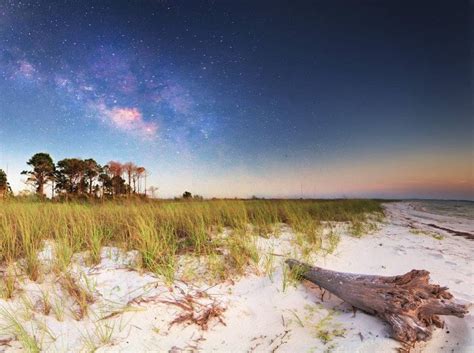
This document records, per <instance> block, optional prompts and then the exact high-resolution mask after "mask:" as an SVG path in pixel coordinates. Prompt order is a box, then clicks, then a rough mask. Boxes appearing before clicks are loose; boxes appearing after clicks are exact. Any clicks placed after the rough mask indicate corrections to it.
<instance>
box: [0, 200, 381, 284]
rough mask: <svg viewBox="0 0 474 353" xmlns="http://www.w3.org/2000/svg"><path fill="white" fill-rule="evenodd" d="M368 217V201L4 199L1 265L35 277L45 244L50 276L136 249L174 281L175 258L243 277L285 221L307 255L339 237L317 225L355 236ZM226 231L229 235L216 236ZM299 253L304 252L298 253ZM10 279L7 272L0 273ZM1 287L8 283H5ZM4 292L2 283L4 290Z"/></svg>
mask: <svg viewBox="0 0 474 353" xmlns="http://www.w3.org/2000/svg"><path fill="white" fill-rule="evenodd" d="M368 214H377V215H382V208H381V206H380V203H379V202H377V201H373V200H334V201H310V200H268V201H267V200H248V201H244V200H215V201H214V200H212V201H190V202H182V201H176V202H172V201H150V202H133V201H120V202H118V201H116V202H112V201H111V202H105V203H52V202H32V201H18V200H10V201H3V202H0V264H1V267H4V268H6V269H8V268H11V267H12V266H13V265H12V264H13V263H17V260H19V259H23V260H22V262H21V264H22V272H24V273H25V274H26V275H27V276H28V277H30V279H32V280H36V279H38V278H39V277H40V275H41V264H40V261H39V259H38V253H39V251H41V249H42V248H43V247H44V242H45V241H46V240H52V241H53V243H54V244H55V262H54V271H56V272H57V273H58V274H60V273H66V272H67V268H68V266H69V264H70V261H71V256H72V255H73V254H74V253H77V252H81V251H88V253H89V257H88V259H89V261H90V262H91V264H94V263H97V262H98V261H99V260H100V249H101V247H102V246H104V245H113V246H117V247H120V248H122V249H125V250H138V251H139V253H140V255H141V267H142V268H143V269H145V270H148V271H152V272H154V273H156V274H159V275H163V276H165V277H166V278H167V279H169V280H172V279H173V276H174V273H175V270H176V261H177V258H178V256H179V255H182V254H188V255H196V256H205V257H207V258H208V260H209V269H210V272H211V273H212V274H213V275H214V276H215V277H218V278H223V277H225V276H226V275H227V274H229V272H237V273H241V272H242V271H243V270H244V269H245V267H246V266H247V265H248V264H250V263H252V262H256V261H258V259H259V254H258V251H257V250H256V247H255V238H256V237H255V236H256V235H260V236H263V237H267V236H270V235H276V236H277V235H278V229H279V227H278V226H277V225H279V224H281V223H285V224H287V225H289V226H290V227H291V228H292V229H293V230H294V232H295V234H296V238H295V241H296V243H298V244H299V245H300V246H301V248H302V249H303V250H304V249H307V252H308V251H309V252H311V251H317V250H318V249H320V248H321V247H322V244H323V243H324V242H325V241H326V242H328V244H330V245H329V247H330V248H331V247H332V248H334V247H335V246H336V245H337V241H338V237H337V236H336V235H335V234H334V233H333V232H330V233H329V234H327V235H323V232H322V222H327V221H338V222H350V224H351V229H352V231H353V233H354V234H355V235H360V234H361V233H362V232H363V231H364V229H365V228H364V227H365V224H366V221H367V215H368ZM223 230H227V234H229V236H225V237H223V236H220V235H222V233H223ZM303 252H304V251H303ZM5 273H8V271H5ZM6 283H7V282H6ZM6 287H8V283H7V286H6Z"/></svg>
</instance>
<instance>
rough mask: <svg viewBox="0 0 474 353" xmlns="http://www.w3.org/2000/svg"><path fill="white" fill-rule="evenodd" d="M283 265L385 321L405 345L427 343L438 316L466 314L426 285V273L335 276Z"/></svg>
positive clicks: (301, 265)
mask: <svg viewBox="0 0 474 353" xmlns="http://www.w3.org/2000/svg"><path fill="white" fill-rule="evenodd" d="M286 263H287V264H288V265H289V266H290V268H291V269H295V270H296V271H294V273H296V274H297V275H298V276H299V277H300V278H304V279H306V280H308V281H310V282H312V283H314V284H316V285H318V286H320V287H322V288H324V289H326V290H328V291H329V292H331V293H333V294H334V295H336V296H337V297H339V298H340V299H342V300H344V301H345V302H347V303H349V304H351V305H352V306H353V307H355V308H358V309H361V310H363V311H365V312H367V313H369V314H373V315H376V316H378V317H380V318H381V319H383V320H385V321H387V322H388V323H389V324H390V326H391V328H392V332H391V335H392V337H393V338H395V339H396V340H398V341H401V342H403V343H405V344H412V343H415V342H417V341H427V340H429V339H430V338H431V334H432V328H433V325H434V326H436V327H443V324H444V323H443V321H442V320H441V319H440V317H439V315H454V316H457V317H463V316H464V314H467V312H468V310H467V307H466V306H465V305H461V304H456V303H454V302H452V301H450V300H449V299H451V298H452V297H453V296H452V294H451V293H449V292H448V290H447V289H448V288H446V287H440V286H439V285H436V284H430V283H429V278H430V277H429V272H428V271H424V270H411V271H410V272H408V273H405V274H404V275H400V276H391V277H388V276H373V275H361V274H351V273H344V272H336V271H331V270H326V269H323V268H320V267H313V266H310V265H308V264H305V263H302V262H299V261H297V260H293V259H289V260H286Z"/></svg>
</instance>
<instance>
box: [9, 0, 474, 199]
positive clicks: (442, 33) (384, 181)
mask: <svg viewBox="0 0 474 353" xmlns="http://www.w3.org/2000/svg"><path fill="white" fill-rule="evenodd" d="M471 14H472V8H470V7H469V2H468V1H399V0H397V1H390V0H388V1H350V0H348V1H329V0H327V1H297V0H295V1H275V0H273V1H255V0H254V1H217V0H215V1H198V0H193V1H159V0H135V1H133V0H129V1H121V0H111V1H108V0H100V1H77V0H74V1H72V0H71V1H47V0H41V1H28V0H25V1H17V0H0V168H2V169H5V170H7V169H8V176H9V179H10V181H11V183H12V186H13V188H14V190H15V191H19V190H21V189H25V188H26V187H27V186H26V185H25V184H24V183H23V182H22V180H24V176H21V175H20V171H21V170H23V169H26V167H27V166H26V161H27V160H28V158H29V157H30V156H31V155H33V154H34V153H36V152H48V153H50V154H51V155H52V157H53V159H54V160H55V161H57V160H59V159H62V158H65V157H80V158H89V157H92V158H95V159H96V160H97V161H98V162H99V163H102V164H105V163H107V162H108V161H110V160H119V161H122V162H126V161H129V160H131V161H134V162H135V163H136V164H139V165H143V166H145V167H146V168H147V169H148V170H149V172H150V177H149V185H155V186H157V187H159V188H160V189H159V195H160V196H162V197H169V196H175V195H178V194H181V193H182V192H183V191H184V190H189V191H191V192H192V193H198V194H201V195H204V196H207V197H210V196H225V197H233V196H239V197H249V196H251V195H257V196H265V197H270V196H274V197H300V196H304V197H429V198H455V199H460V198H461V199H474V191H473V190H474V178H473V142H472V141H473V118H472V117H473V114H472V100H473V94H472V86H471V83H472V78H473V77H472V63H473V58H472V56H471V49H470V48H471V44H472V37H471V34H472V23H471V22H470V21H471V19H470V15H471Z"/></svg>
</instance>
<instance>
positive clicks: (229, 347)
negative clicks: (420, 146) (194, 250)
mask: <svg viewBox="0 0 474 353" xmlns="http://www.w3.org/2000/svg"><path fill="white" fill-rule="evenodd" d="M418 206H419V205H417V204H416V203H414V202H399V203H387V204H385V205H384V207H385V213H386V217H385V220H384V221H383V222H382V223H379V224H378V229H377V230H375V231H374V232H372V233H371V234H367V235H364V236H362V237H361V238H355V237H353V236H350V235H349V234H348V233H347V232H345V230H344V229H345V228H344V225H343V224H338V225H333V227H336V229H337V230H338V232H340V234H341V240H340V243H339V245H338V246H337V248H336V250H335V251H334V253H332V254H327V255H323V254H321V255H315V256H314V258H313V264H315V265H318V266H321V267H324V268H327V269H332V270H337V271H345V272H354V273H365V274H378V275H396V274H402V273H405V272H407V271H410V270H411V269H426V270H428V271H430V273H431V279H432V281H433V282H435V283H439V284H442V285H446V286H448V287H449V288H450V291H451V293H452V294H454V296H455V297H456V298H457V299H458V300H459V301H461V302H463V303H467V304H470V303H472V302H473V301H474V291H473V282H472V279H473V266H472V260H471V257H472V253H473V252H474V242H473V241H472V240H470V239H468V237H465V236H458V235H454V233H453V232H451V231H443V230H441V229H440V228H437V227H435V226H433V225H437V226H439V227H442V228H445V229H451V230H454V231H462V232H464V233H470V234H474V222H473V221H472V220H469V219H467V218H459V217H452V216H438V215H435V214H432V213H428V212H425V211H422V210H420V207H418ZM430 224H431V226H430ZM293 236H294V235H293V232H292V231H291V229H289V228H288V227H286V226H282V227H281V230H280V234H279V235H278V236H277V237H269V238H262V237H259V238H258V248H259V251H260V252H261V255H262V256H261V261H260V266H258V268H252V269H249V270H248V273H247V274H246V275H245V276H243V277H240V278H238V279H235V280H226V281H225V282H224V283H219V284H217V285H210V284H207V283H205V282H204V281H199V280H193V281H189V280H188V279H187V278H188V277H190V276H189V275H188V274H187V273H186V271H185V270H184V268H185V267H183V271H181V273H180V275H179V276H178V277H179V278H181V280H177V281H175V282H174V283H173V285H171V286H169V285H167V284H165V283H164V282H163V281H162V280H160V279H159V278H157V277H156V276H154V275H152V274H150V273H139V272H137V271H135V270H133V269H132V267H133V263H134V261H136V253H135V252H133V251H131V252H128V253H123V252H121V251H119V250H118V249H116V248H110V247H105V248H103V249H102V253H101V257H102V260H101V262H100V263H99V264H98V265H97V266H94V267H88V266H86V265H85V264H84V263H83V261H82V260H81V254H76V255H75V261H73V263H74V265H73V267H74V268H73V269H72V273H74V274H75V276H77V278H79V279H80V281H81V282H82V283H83V284H84V285H85V286H87V287H88V288H89V289H90V290H91V292H92V293H93V296H94V303H93V304H91V306H90V310H89V314H88V315H87V316H86V317H84V318H83V319H81V320H76V319H74V318H73V317H72V316H71V314H70V313H69V312H67V310H66V312H63V313H61V312H60V311H61V310H64V309H61V308H65V307H72V306H73V304H72V303H69V302H70V301H71V299H70V298H67V297H65V296H64V295H62V294H61V292H60V291H59V290H58V284H57V281H58V279H57V278H55V277H54V276H53V275H47V276H46V277H45V278H44V280H43V281H42V282H41V283H35V282H31V281H29V280H25V281H24V282H23V283H22V285H21V287H22V288H21V291H20V294H19V295H16V296H15V298H14V299H13V300H10V301H8V302H6V301H4V300H0V306H1V307H2V308H4V310H5V309H6V310H8V311H9V312H11V313H13V314H14V315H15V317H16V318H17V320H18V321H20V322H21V323H22V324H23V325H24V327H25V329H26V330H28V332H30V333H31V334H32V335H33V336H34V337H36V338H37V339H39V341H40V342H41V346H42V350H43V351H45V352H82V351H94V350H95V351H97V352H329V351H333V352H391V351H393V352H395V351H396V350H397V349H398V348H400V347H401V346H400V344H399V343H398V342H397V341H395V340H393V339H391V338H390V337H389V331H388V326H387V325H386V324H385V323H384V322H382V321H381V320H380V319H378V318H376V317H373V316H370V315H368V314H365V313H363V312H361V311H356V312H354V311H353V309H352V307H351V306H349V305H347V304H345V303H343V302H342V301H341V300H339V299H338V298H336V297H335V296H331V295H330V294H329V293H323V292H321V290H320V289H319V288H316V287H315V286H313V285H311V284H309V283H306V282H305V283H296V282H292V281H287V280H285V278H286V277H287V275H288V273H287V272H288V271H287V269H286V267H285V265H284V260H285V259H286V258H288V257H292V256H293V255H294V254H295V253H294V251H295V250H294V247H293V246H292V241H293ZM53 253H54V250H53V248H52V246H48V245H47V246H45V249H44V251H43V252H42V253H41V259H42V262H43V264H44V266H48V262H50V261H52V258H53ZM181 260H182V261H183V263H185V262H186V259H181ZM197 268H199V264H197ZM270 268H272V269H273V270H269V269H270ZM196 271H197V270H196ZM45 296H47V297H48V298H49V300H48V301H49V302H50V303H52V304H51V308H50V309H49V310H48V313H47V314H45V310H44V309H45V308H44V307H43V306H44V303H45V301H44V300H42V298H43V299H44V297H45ZM67 303H69V305H65V304H67ZM209 308H211V309H212V310H211V311H208V312H207V313H208V315H209V320H208V321H207V320H206V322H205V323H204V324H203V325H201V326H200V325H199V324H197V323H196V322H194V323H192V322H191V321H190V320H188V319H189V317H188V318H186V315H187V314H190V313H191V315H192V316H193V317H195V318H197V317H199V315H200V314H202V313H203V312H205V311H206V310H207V309H209ZM470 311H471V313H469V314H468V315H467V316H466V317H464V318H463V319H459V318H456V317H446V318H445V319H446V325H445V327H444V329H436V330H435V332H434V334H433V337H432V339H431V340H430V341H429V342H427V343H422V344H417V345H416V347H415V348H414V349H413V350H412V351H413V352H472V350H473V349H474V338H473V326H474V316H473V314H472V309H470ZM0 342H2V343H0V351H1V352H16V351H21V345H20V343H19V342H18V341H17V340H15V339H14V338H13V337H12V336H11V335H9V334H8V333H7V334H1V333H0Z"/></svg>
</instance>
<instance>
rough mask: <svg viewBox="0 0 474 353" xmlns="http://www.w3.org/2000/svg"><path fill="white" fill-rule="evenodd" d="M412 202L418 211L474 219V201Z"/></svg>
mask: <svg viewBox="0 0 474 353" xmlns="http://www.w3.org/2000/svg"><path fill="white" fill-rule="evenodd" d="M412 204H413V206H414V207H415V209H416V210H418V211H423V212H428V213H432V214H436V215H442V216H451V217H458V218H464V219H469V220H474V201H443V200H439V201H438V200H427V201H414V202H413V203H412Z"/></svg>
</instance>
